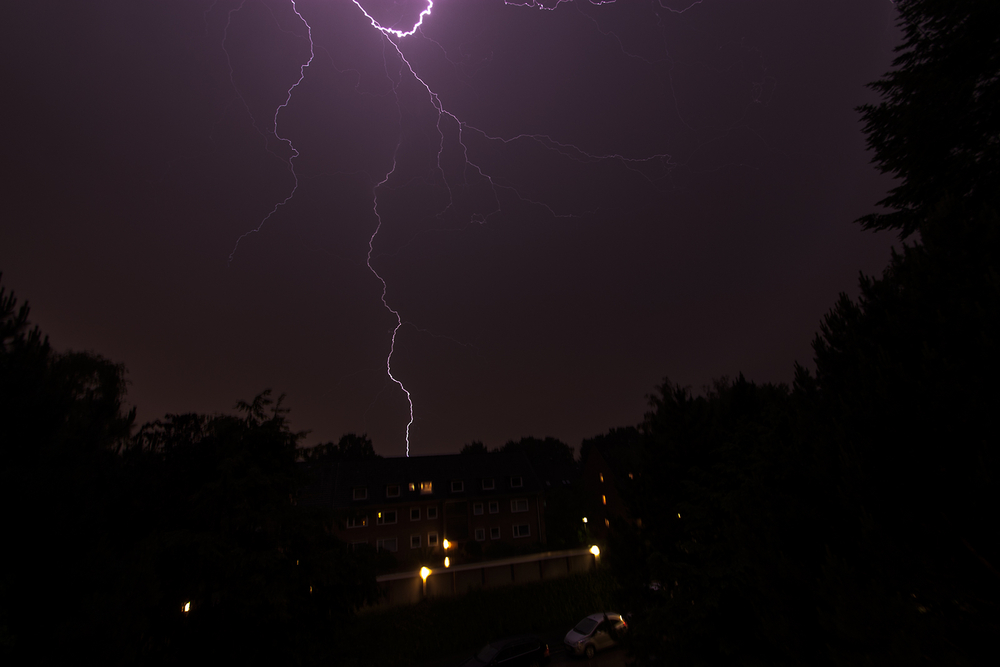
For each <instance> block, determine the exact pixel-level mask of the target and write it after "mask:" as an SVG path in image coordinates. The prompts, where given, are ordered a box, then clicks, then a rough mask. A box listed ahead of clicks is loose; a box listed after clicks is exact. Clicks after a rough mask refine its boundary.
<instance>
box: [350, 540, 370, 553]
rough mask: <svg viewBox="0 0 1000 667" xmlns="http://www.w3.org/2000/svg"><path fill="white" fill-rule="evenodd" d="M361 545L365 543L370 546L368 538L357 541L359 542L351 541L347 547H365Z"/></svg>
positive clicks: (352, 549) (355, 548)
mask: <svg viewBox="0 0 1000 667" xmlns="http://www.w3.org/2000/svg"><path fill="white" fill-rule="evenodd" d="M361 545H364V546H366V547H367V546H368V541H367V540H360V541H357V542H351V543H350V544H349V545H347V548H348V549H349V550H350V551H357V550H358V549H362V548H363V547H362V546H361Z"/></svg>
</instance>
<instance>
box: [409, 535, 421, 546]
mask: <svg viewBox="0 0 1000 667" xmlns="http://www.w3.org/2000/svg"><path fill="white" fill-rule="evenodd" d="M410 548H411V549H419V548H420V536H419V535H410Z"/></svg>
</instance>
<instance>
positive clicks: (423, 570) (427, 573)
mask: <svg viewBox="0 0 1000 667" xmlns="http://www.w3.org/2000/svg"><path fill="white" fill-rule="evenodd" d="M429 576H431V571H430V568H427V567H422V568H420V578H421V579H422V580H423V586H422V590H423V594H424V597H427V577H429Z"/></svg>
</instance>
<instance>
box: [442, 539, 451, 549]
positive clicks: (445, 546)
mask: <svg viewBox="0 0 1000 667" xmlns="http://www.w3.org/2000/svg"><path fill="white" fill-rule="evenodd" d="M441 546H443V547H444V548H445V549H447V548H448V547H450V546H451V542H449V541H448V540H444V541H443V542H441Z"/></svg>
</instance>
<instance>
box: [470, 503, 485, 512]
mask: <svg viewBox="0 0 1000 667" xmlns="http://www.w3.org/2000/svg"><path fill="white" fill-rule="evenodd" d="M472 513H473V514H482V513H483V504H482V503H472Z"/></svg>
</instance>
